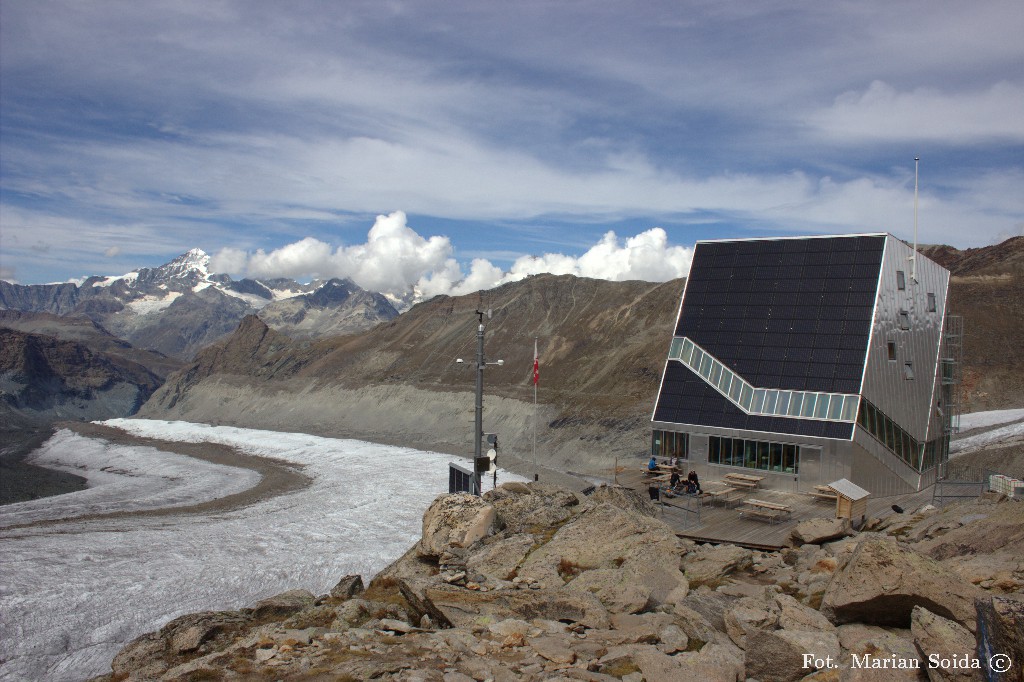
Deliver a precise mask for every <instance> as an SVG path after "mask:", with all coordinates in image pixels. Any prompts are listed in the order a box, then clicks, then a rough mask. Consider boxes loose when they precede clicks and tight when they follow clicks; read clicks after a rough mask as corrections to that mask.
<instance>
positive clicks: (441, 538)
mask: <svg viewBox="0 0 1024 682" xmlns="http://www.w3.org/2000/svg"><path fill="white" fill-rule="evenodd" d="M494 520H495V511H494V507H493V506H491V505H490V504H488V503H487V502H485V501H484V500H482V499H481V498H479V497H477V496H476V495H470V494H468V493H456V494H454V495H441V496H440V497H438V498H437V499H435V500H434V501H433V503H431V505H430V507H429V508H428V509H427V511H426V512H425V513H424V514H423V537H422V538H421V539H420V542H419V545H418V546H417V551H418V553H419V555H420V556H421V557H424V558H437V557H440V556H441V555H442V554H444V553H445V551H447V550H448V549H449V548H451V547H468V546H469V545H471V544H473V543H474V542H476V541H478V540H480V539H482V538H483V537H485V536H486V535H487V534H488V533H490V532H491V530H492V527H493V525H494Z"/></svg>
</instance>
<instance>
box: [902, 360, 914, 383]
mask: <svg viewBox="0 0 1024 682" xmlns="http://www.w3.org/2000/svg"><path fill="white" fill-rule="evenodd" d="M903 378H904V379H906V380H907V381H910V380H911V379H913V378H914V363H913V362H910V361H907V362H904V363H903Z"/></svg>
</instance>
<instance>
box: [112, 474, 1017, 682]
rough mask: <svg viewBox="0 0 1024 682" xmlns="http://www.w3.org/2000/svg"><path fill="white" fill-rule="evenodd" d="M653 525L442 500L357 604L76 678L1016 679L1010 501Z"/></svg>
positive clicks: (349, 583)
mask: <svg viewBox="0 0 1024 682" xmlns="http://www.w3.org/2000/svg"><path fill="white" fill-rule="evenodd" d="M656 516H657V510H656V509H655V508H653V507H652V506H651V505H650V503H649V502H647V501H645V500H644V499H642V498H640V497H638V496H637V495H636V494H635V493H633V492H632V491H629V490H626V489H621V488H599V489H598V490H597V491H595V492H594V493H593V494H592V495H591V496H589V497H583V496H580V495H578V494H575V493H572V492H569V491H567V490H563V489H560V488H556V487H553V486H548V485H542V484H520V483H508V484H505V485H504V486H501V487H499V488H498V489H496V490H494V491H492V492H490V493H487V494H486V495H485V496H484V497H483V499H480V498H475V497H472V496H469V495H443V496H441V497H438V498H437V499H436V500H435V501H434V503H433V504H432V505H431V507H430V508H429V509H428V510H427V512H426V514H425V515H424V519H423V537H422V539H421V540H420V541H419V542H418V543H417V544H416V545H415V546H414V547H413V548H412V549H410V550H409V551H408V552H407V553H406V555H405V556H403V557H402V558H400V559H399V560H397V561H396V562H395V563H393V564H392V565H391V566H389V567H388V568H387V569H385V570H384V571H382V572H381V573H380V574H379V575H377V576H376V577H375V578H374V579H373V580H372V581H371V582H370V584H369V585H368V586H367V587H366V588H365V589H364V588H363V582H362V579H361V578H360V577H359V576H347V577H346V578H344V579H342V580H341V581H340V582H339V583H338V585H337V586H336V587H335V588H334V589H333V590H332V591H331V593H330V594H328V595H322V596H319V597H317V596H315V595H313V594H311V593H309V592H307V591H304V590H295V591H291V592H286V593H284V594H281V595H278V596H277V597H273V598H270V599H266V600H263V601H261V602H259V603H257V604H256V605H255V606H254V607H253V608H250V609H242V610H241V611H233V612H204V613H196V614H191V615H187V616H183V617H181V618H178V619H175V620H174V621H171V622H170V623H168V624H167V625H166V626H164V627H163V628H162V629H161V630H160V631H159V632H154V633H150V634H146V635H143V636H142V637H139V638H138V639H136V640H135V641H133V642H131V643H130V644H129V645H128V646H126V647H125V648H124V649H123V650H122V652H121V653H120V654H119V655H118V656H117V657H116V658H115V659H114V662H113V666H112V673H111V674H109V675H105V676H102V677H99V678H95V680H199V679H218V680H221V679H222V680H232V679H244V680H250V679H267V680H321V679H322V680H369V679H381V680H406V681H412V680H438V681H443V682H463V681H466V682H468V681H470V680H478V681H483V680H495V681H496V682H501V681H505V680H594V681H599V680H619V679H622V680H629V681H631V682H640V681H641V680H647V681H648V682H657V681H661V680H698V679H699V680H702V681H709V682H710V681H713V680H729V681H733V680H750V679H756V680H760V681H761V682H769V681H773V680H800V679H806V680H926V679H930V680H980V679H994V680H1021V679H1022V675H1021V667H1022V664H1024V600H1022V590H1024V559H1022V557H1024V504H1021V503H1020V502H1015V501H1011V500H1006V499H1005V498H1001V497H988V498H982V499H980V500H978V501H977V502H973V503H970V504H963V505H956V506H951V507H947V508H946V509H943V510H938V509H935V508H932V507H925V508H922V509H920V510H917V511H916V512H914V513H908V514H897V515H893V516H891V517H888V518H886V519H884V520H881V521H880V520H873V521H871V522H869V524H868V526H867V528H868V529H869V530H867V531H865V532H861V533H854V532H853V531H852V530H851V529H850V527H849V525H848V524H847V523H845V522H843V521H841V520H834V519H819V520H813V521H808V522H804V523H802V524H800V525H799V526H798V527H797V528H796V529H795V530H794V533H793V542H792V544H793V546H792V547H791V548H788V549H784V550H782V551H779V552H759V551H751V550H748V549H744V548H741V547H736V546H732V545H717V546H712V545H704V546H699V545H696V544H694V543H692V542H690V541H688V540H682V539H679V538H678V537H677V536H676V535H675V533H674V532H673V531H672V530H671V529H670V528H669V527H668V526H666V525H665V524H664V523H662V522H661V521H659V520H658V519H657V518H655V517H656ZM979 652H980V653H979ZM996 654H1002V655H1005V656H1007V657H1008V658H1005V659H1004V658H1000V657H998V656H996V657H995V658H993V656H994V655H996ZM990 660H991V661H992V664H991V669H990V667H989V661H990ZM1004 662H1009V666H1008V668H1007V669H1006V670H1002V669H1001V668H1002V667H1003V663H1004Z"/></svg>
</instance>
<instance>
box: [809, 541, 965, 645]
mask: <svg viewBox="0 0 1024 682" xmlns="http://www.w3.org/2000/svg"><path fill="white" fill-rule="evenodd" d="M979 594H980V592H979V590H978V589H977V588H975V587H973V586H971V585H969V584H965V583H964V581H963V580H962V579H960V578H959V576H957V575H956V574H954V573H952V572H950V571H949V570H947V569H946V568H945V567H944V566H942V564H940V563H939V562H938V561H936V560H934V559H932V558H930V557H926V556H924V555H922V554H918V553H917V552H915V551H913V550H912V549H910V548H909V547H907V546H905V545H902V544H900V543H898V542H896V541H895V540H892V539H890V538H881V537H875V538H870V539H868V540H865V541H863V542H861V543H860V544H859V545H858V546H857V549H855V550H854V552H853V554H852V556H851V557H850V560H849V561H848V562H847V563H846V565H845V566H844V567H843V568H842V570H840V571H837V572H836V573H835V575H834V576H833V577H832V581H831V582H830V583H829V584H828V587H827V589H826V590H825V593H824V595H823V597H822V603H821V612H822V613H823V614H824V615H825V616H826V617H828V618H829V620H831V621H832V622H834V623H837V624H839V623H849V622H860V623H868V624H876V625H892V626H896V627H909V626H910V613H911V611H912V609H913V608H914V607H915V606H923V607H925V608H927V609H928V610H929V611H931V612H933V613H936V614H938V615H940V616H943V617H945V618H951V619H953V620H955V621H957V622H958V623H960V624H961V625H964V626H966V627H967V628H968V629H970V630H972V631H973V630H974V627H975V614H974V599H975V597H977V596H979Z"/></svg>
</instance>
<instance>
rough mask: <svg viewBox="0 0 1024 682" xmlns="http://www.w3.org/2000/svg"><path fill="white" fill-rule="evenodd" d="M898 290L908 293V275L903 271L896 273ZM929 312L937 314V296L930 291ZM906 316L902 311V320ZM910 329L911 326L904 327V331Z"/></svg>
mask: <svg viewBox="0 0 1024 682" xmlns="http://www.w3.org/2000/svg"><path fill="white" fill-rule="evenodd" d="M896 288H897V289H899V290H900V291H906V289H907V276H906V274H905V273H904V272H903V271H902V270H897V271H896ZM928 312H930V313H934V312H936V305H935V294H933V293H932V292H930V291H929V292H928ZM905 314H906V313H905V312H904V311H900V316H901V319H902V316H903V315H905ZM909 328H910V327H909V326H907V327H903V329H909Z"/></svg>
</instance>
